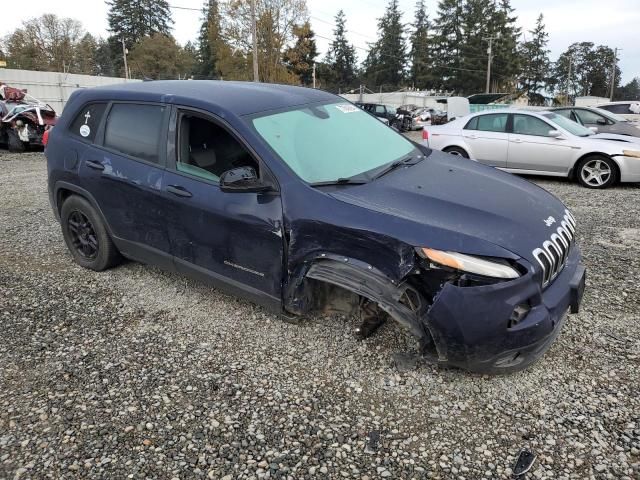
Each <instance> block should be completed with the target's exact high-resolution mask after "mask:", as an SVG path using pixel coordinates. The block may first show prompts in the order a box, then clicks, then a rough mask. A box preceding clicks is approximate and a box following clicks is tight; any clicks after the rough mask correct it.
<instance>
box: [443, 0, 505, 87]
mask: <svg viewBox="0 0 640 480" xmlns="http://www.w3.org/2000/svg"><path fill="white" fill-rule="evenodd" d="M495 16H496V10H495V3H494V2H493V0H467V1H466V2H465V4H464V6H463V10H462V15H461V24H462V41H461V42H460V44H459V46H458V52H459V56H460V58H459V61H458V68H459V69H458V70H456V71H455V72H453V73H452V75H455V79H456V82H455V84H454V85H455V88H454V89H455V90H456V91H458V92H460V93H462V94H465V95H470V94H474V93H480V92H484V91H485V87H486V69H487V58H488V57H487V55H488V54H487V42H486V40H485V38H487V37H489V36H493V37H494V38H495V37H496V34H495V25H493V24H492V20H493V19H494V18H495ZM497 41H498V39H496V40H494V42H493V49H494V52H495V50H496V45H497ZM495 58H497V55H495V54H494V60H495Z"/></svg>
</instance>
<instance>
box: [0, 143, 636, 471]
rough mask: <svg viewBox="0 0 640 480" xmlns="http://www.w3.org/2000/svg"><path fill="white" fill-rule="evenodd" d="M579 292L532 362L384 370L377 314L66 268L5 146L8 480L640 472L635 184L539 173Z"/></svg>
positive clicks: (38, 194) (41, 204)
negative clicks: (372, 321)
mask: <svg viewBox="0 0 640 480" xmlns="http://www.w3.org/2000/svg"><path fill="white" fill-rule="evenodd" d="M535 181H536V183H538V184H540V185H541V186H542V187H544V188H546V189H548V190H549V191H551V192H553V193H554V194H556V195H558V196H559V197H560V198H561V199H562V200H563V201H565V202H566V203H567V204H568V205H569V207H570V208H571V209H572V211H573V213H574V215H575V216H576V218H577V220H578V224H579V229H580V232H581V233H580V243H581V246H582V249H583V253H584V261H585V263H586V264H587V267H588V268H589V282H588V283H589V287H588V290H587V293H586V296H585V299H584V303H583V309H582V311H581V313H580V314H579V315H574V316H572V317H570V319H569V321H568V323H567V324H566V326H565V329H564V331H563V333H562V335H561V336H560V338H559V340H558V341H557V342H556V343H555V345H554V346H553V347H552V348H551V350H550V351H549V352H548V353H547V355H546V356H545V357H544V358H543V360H542V361H541V362H539V363H538V364H536V365H535V366H534V367H532V368H531V369H529V370H528V371H526V372H522V373H518V374H515V375H510V376H502V377H487V376H480V375H472V374H468V373H465V372H462V371H458V370H453V369H443V368H436V367H434V366H432V365H428V364H426V363H423V362H420V363H418V365H417V366H416V368H414V369H412V370H410V371H408V372H399V371H398V370H397V369H396V368H394V367H393V366H392V362H391V358H392V356H393V354H394V353H396V352H401V351H403V350H404V349H405V343H406V336H405V335H404V334H402V333H401V332H399V331H398V329H397V328H395V326H394V325H393V324H392V323H391V322H388V324H387V325H385V326H384V327H383V328H382V329H381V331H380V332H379V333H378V334H377V335H375V336H373V337H372V338H370V339H368V340H366V341H364V342H359V341H357V340H356V339H355V338H354V336H353V334H352V331H353V328H354V326H355V324H354V322H353V321H352V320H350V319H345V318H340V317H317V318H306V319H304V320H303V321H302V322H301V324H299V325H294V324H289V323H285V322H283V321H281V320H280V319H279V318H278V317H277V316H275V315H272V314H270V313H267V312H265V311H264V310H262V309H260V308H258V307H256V306H254V305H252V304H251V303H249V302H246V301H243V300H239V299H237V298H233V297H230V296H226V295H223V294H221V293H219V292H217V291H215V290H213V289H210V288H208V287H206V286H203V285H201V284H198V283H195V282H192V281H189V280H187V279H185V278H183V277H180V276H176V275H171V274H166V273H163V272H161V271H159V270H157V269H155V268H150V267H146V266H142V265H139V264H135V263H126V264H124V265H122V266H120V267H118V268H115V269H113V270H110V271H107V272H103V273H94V272H91V271H88V270H83V269H81V268H80V267H78V266H76V265H75V264H74V263H72V261H71V257H70V256H69V254H68V253H67V250H66V248H65V246H64V244H63V240H62V236H61V234H60V229H59V226H58V224H57V223H56V222H55V220H54V218H53V215H52V212H51V210H50V208H49V204H48V200H47V190H46V183H45V182H46V164H45V161H44V157H43V155H42V154H41V153H31V154H23V155H11V154H8V153H7V152H6V151H2V150H0V327H1V333H0V366H1V369H0V478H7V479H11V478H46V477H52V478H89V477H91V478H127V477H129V478H215V479H224V480H231V479H238V478H296V479H297V478H332V479H333V478H360V479H366V478H370V479H373V478H384V477H388V478H440V479H474V480H475V479H481V478H484V479H496V478H510V477H511V467H512V466H513V464H514V461H515V458H516V455H517V454H518V452H519V450H520V449H521V448H522V447H528V448H530V449H531V450H532V451H534V452H535V453H537V454H538V460H537V461H536V464H535V465H534V468H533V471H532V474H530V475H529V477H528V478H549V479H551V478H553V479H568V478H571V479H573V478H575V479H585V478H596V479H600V478H611V479H628V478H633V479H637V478H640V395H639V394H640V388H639V387H640V379H639V375H638V366H639V363H640V348H639V347H640V333H639V331H638V324H639V322H640V307H639V306H638V305H639V303H640V286H639V285H640V284H639V282H638V277H639V276H640V186H624V187H616V188H614V189H611V190H607V191H603V192H598V191H588V190H585V189H583V188H580V187H578V186H577V185H575V184H572V183H568V182H566V181H555V180H546V179H535Z"/></svg>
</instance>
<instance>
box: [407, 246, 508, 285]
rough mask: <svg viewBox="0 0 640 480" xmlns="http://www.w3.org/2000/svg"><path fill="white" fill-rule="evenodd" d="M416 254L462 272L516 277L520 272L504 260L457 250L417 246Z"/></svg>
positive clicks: (496, 276)
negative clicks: (447, 250)
mask: <svg viewBox="0 0 640 480" xmlns="http://www.w3.org/2000/svg"><path fill="white" fill-rule="evenodd" d="M417 250H418V254H419V255H420V256H422V257H424V258H428V259H429V260H431V261H432V262H434V263H437V264H439V265H444V266H446V267H449V268H454V269H456V270H462V271H463V272H469V273H475V274H477V275H484V276H485V277H493V278H518V277H519V276H520V273H518V271H517V270H516V269H515V268H513V267H511V266H510V265H508V264H507V262H506V261H500V260H495V261H494V260H486V259H484V258H480V257H474V256H472V255H465V254H464V253H457V252H443V251H441V250H433V249H432V248H418V249H417Z"/></svg>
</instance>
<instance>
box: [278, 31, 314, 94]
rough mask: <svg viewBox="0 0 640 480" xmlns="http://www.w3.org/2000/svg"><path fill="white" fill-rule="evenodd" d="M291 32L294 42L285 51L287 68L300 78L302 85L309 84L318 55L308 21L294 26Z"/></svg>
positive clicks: (311, 80)
mask: <svg viewBox="0 0 640 480" xmlns="http://www.w3.org/2000/svg"><path fill="white" fill-rule="evenodd" d="M293 34H294V35H295V38H296V42H295V44H294V45H293V46H292V47H291V48H289V49H288V50H287V51H286V52H285V54H284V59H285V62H286V64H287V67H288V68H289V70H290V71H291V72H292V73H293V74H294V75H296V76H297V77H298V78H299V79H300V83H301V84H302V85H311V84H312V82H313V79H312V73H313V64H314V62H315V59H316V57H317V56H318V49H317V47H316V40H315V38H314V33H313V30H311V24H310V23H309V21H306V22H305V23H303V24H302V25H296V26H294V27H293Z"/></svg>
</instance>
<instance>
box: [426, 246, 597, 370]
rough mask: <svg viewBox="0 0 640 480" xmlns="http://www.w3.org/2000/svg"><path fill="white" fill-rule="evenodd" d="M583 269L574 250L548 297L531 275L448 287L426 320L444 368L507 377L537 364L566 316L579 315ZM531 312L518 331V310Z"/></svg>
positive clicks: (449, 285)
mask: <svg viewBox="0 0 640 480" xmlns="http://www.w3.org/2000/svg"><path fill="white" fill-rule="evenodd" d="M585 275H586V272H585V268H584V267H583V266H582V265H581V264H580V252H579V250H578V247H577V246H576V245H574V247H573V248H572V251H571V254H570V257H569V259H568V261H567V264H566V266H565V268H564V269H563V271H562V272H561V273H560V274H559V275H558V277H557V278H556V279H555V280H554V282H553V283H552V284H551V285H550V286H549V287H547V288H546V289H545V290H544V291H542V290H541V287H540V284H539V282H538V281H537V280H536V279H534V278H533V275H532V274H527V275H525V276H523V277H520V278H518V279H516V280H514V281H510V282H503V283H499V284H496V285H488V286H481V287H456V286H454V285H451V284H447V285H445V287H444V288H443V289H442V290H441V291H440V293H439V294H438V296H437V297H436V298H435V300H434V303H433V305H432V306H431V308H430V309H429V310H428V312H427V314H426V316H425V317H424V318H423V323H424V325H425V327H426V328H427V329H428V330H429V331H430V333H431V335H432V337H433V339H434V342H435V344H436V349H437V351H438V357H439V360H440V361H441V362H442V363H446V364H450V365H453V366H457V367H461V368H464V369H467V370H471V371H477V372H487V373H501V372H504V373H507V372H512V371H517V370H522V369H524V368H526V367H527V366H529V365H531V364H532V363H534V362H535V361H536V360H538V359H539V358H540V357H541V356H542V355H543V354H544V353H545V352H546V350H547V349H548V348H549V347H550V346H551V344H552V343H553V341H554V340H555V339H556V338H557V336H558V335H559V334H560V331H561V329H562V326H563V324H564V323H565V319H566V316H567V313H568V312H573V313H575V312H577V310H578V307H579V304H580V301H581V299H582V291H583V290H584V279H585ZM520 304H528V305H530V306H531V310H530V311H529V313H528V314H527V316H526V317H525V318H524V319H522V320H521V321H520V322H519V323H518V324H517V325H515V326H511V327H509V318H510V317H511V314H512V312H513V310H514V308H515V307H516V306H517V305H520Z"/></svg>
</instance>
